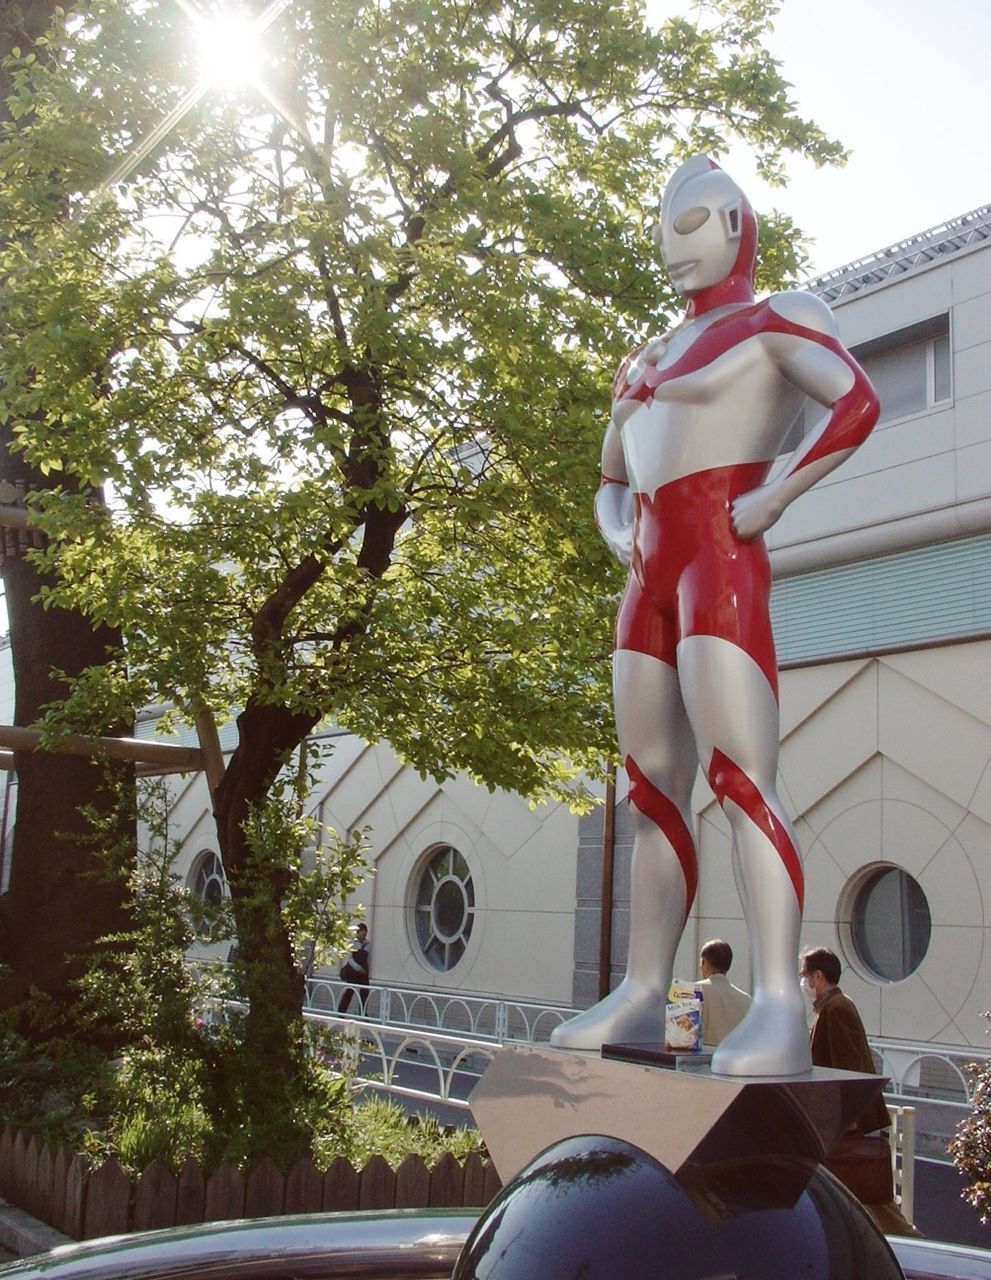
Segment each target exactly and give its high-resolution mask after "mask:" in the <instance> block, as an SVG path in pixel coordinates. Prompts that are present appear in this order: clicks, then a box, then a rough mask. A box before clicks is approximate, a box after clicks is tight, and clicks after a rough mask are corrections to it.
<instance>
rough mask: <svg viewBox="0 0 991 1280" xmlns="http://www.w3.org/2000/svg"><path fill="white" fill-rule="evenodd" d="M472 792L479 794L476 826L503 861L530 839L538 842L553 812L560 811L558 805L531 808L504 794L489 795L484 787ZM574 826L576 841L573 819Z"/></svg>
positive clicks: (498, 792) (500, 792) (496, 792)
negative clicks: (502, 854) (478, 814)
mask: <svg viewBox="0 0 991 1280" xmlns="http://www.w3.org/2000/svg"><path fill="white" fill-rule="evenodd" d="M475 789H476V791H478V792H479V793H480V794H479V798H478V803H479V805H480V816H479V825H480V826H481V827H482V829H483V830H484V831H486V832H488V834H489V836H490V837H491V838H492V839H493V840H495V841H496V842H497V843H498V845H499V848H500V849H501V850H502V852H503V853H504V854H505V856H506V857H507V858H511V857H512V856H513V854H515V853H516V852H517V850H519V849H522V848H524V847H525V846H527V845H529V844H530V842H531V841H533V840H534V839H539V838H540V836H541V833H542V832H544V831H545V830H546V829H547V828H548V826H549V825H550V824H553V822H554V818H555V815H556V811H557V810H558V809H561V808H563V806H561V805H552V804H542V805H539V806H538V807H537V808H536V809H531V808H530V806H529V804H528V803H527V801H526V800H523V799H521V798H520V797H519V796H517V795H513V794H511V793H510V792H508V791H493V792H491V793H490V792H488V791H487V790H486V789H485V788H484V787H476V788H475ZM565 813H567V809H565ZM574 825H575V840H576V841H577V838H578V834H577V833H578V823H577V819H576V820H575V824H574Z"/></svg>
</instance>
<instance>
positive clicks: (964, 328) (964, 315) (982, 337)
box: [952, 291, 991, 351]
mask: <svg viewBox="0 0 991 1280" xmlns="http://www.w3.org/2000/svg"><path fill="white" fill-rule="evenodd" d="M989 333H991V291H989V292H987V293H979V294H977V295H976V296H975V297H973V298H967V299H966V300H964V301H960V302H958V303H957V304H956V306H955V307H954V308H953V329H952V338H953V349H954V351H966V350H967V349H968V348H970V347H974V346H977V345H978V344H979V343H982V342H987V340H988V334H989Z"/></svg>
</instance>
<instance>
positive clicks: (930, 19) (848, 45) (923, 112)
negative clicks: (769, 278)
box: [648, 0, 991, 274]
mask: <svg viewBox="0 0 991 1280" xmlns="http://www.w3.org/2000/svg"><path fill="white" fill-rule="evenodd" d="M648 2H649V0H648ZM654 5H656V8H655V12H656V11H657V10H658V9H659V10H661V11H662V12H663V11H664V10H665V9H668V10H669V11H670V7H671V6H670V3H669V0H654ZM652 7H653V6H652ZM679 7H680V6H679ZM774 25H775V30H774V34H773V36H772V38H771V39H770V40H769V41H768V44H769V47H770V48H771V50H772V52H773V53H774V54H775V56H776V57H778V58H779V60H780V61H781V62H782V63H783V72H784V75H785V78H786V79H787V80H789V81H790V82H791V83H792V85H793V86H794V89H793V94H792V96H793V98H794V100H795V101H796V103H797V104H798V106H799V108H800V109H801V111H802V113H803V114H804V115H805V116H807V117H811V118H812V119H814V120H815V121H816V122H817V123H818V124H819V125H820V126H822V128H823V129H825V130H826V132H827V133H828V134H830V136H832V137H835V138H838V139H839V141H840V142H842V143H843V144H844V146H846V147H847V148H848V150H850V151H851V152H852V154H851V157H850V159H849V160H848V161H847V164H846V165H845V167H843V168H839V169H837V168H826V169H821V170H816V169H815V168H814V167H813V166H812V165H809V164H805V163H802V162H800V161H797V160H794V161H791V162H790V163H789V165H788V172H789V177H790V183H789V186H788V187H787V188H784V189H777V190H773V191H768V190H767V189H763V190H762V184H761V183H760V182H759V181H757V180H756V178H754V177H753V170H752V169H750V171H749V172H748V170H747V163H746V159H745V158H744V159H740V160H737V157H736V155H734V156H733V157H732V158H730V157H727V158H726V160H725V167H726V168H727V169H728V170H729V172H730V173H731V174H732V175H733V177H734V178H735V179H736V180H737V181H738V182H739V183H740V185H741V186H743V187H744V189H745V190H746V191H747V194H748V195H749V196H750V198H751V200H752V201H753V203H754V204H755V205H757V207H758V208H761V209H764V210H767V209H770V208H772V207H776V208H778V209H781V210H782V211H783V212H785V213H788V214H790V215H791V217H793V218H794V219H795V221H796V222H797V223H798V225H799V226H800V227H801V228H802V230H803V231H804V232H805V233H806V235H807V236H809V237H812V238H814V240H815V244H814V245H813V246H812V254H813V263H812V273H813V274H815V273H818V272H823V271H829V270H831V269H832V268H834V267H840V266H843V265H845V264H846V263H847V262H851V261H853V260H854V259H855V258H861V257H864V256H866V255H868V254H870V253H873V252H874V251H876V250H878V249H883V248H885V247H886V246H887V245H889V244H893V243H894V242H896V241H898V240H904V239H906V238H907V237H909V236H912V235H915V234H916V233H917V232H919V231H925V230H927V229H928V228H929V227H932V226H936V225H938V224H939V223H941V222H945V221H946V220H947V219H949V218H954V217H957V216H958V215H960V214H962V213H968V212H969V211H970V210H971V209H975V208H977V207H978V206H980V205H986V204H991V165H989V163H988V161H989V158H991V113H989V110H988V108H989V104H991V91H989V89H991V75H989V57H991V0H938V2H937V3H933V0H783V3H782V6H781V10H780V12H779V14H778V16H777V18H776V19H775V24H774Z"/></svg>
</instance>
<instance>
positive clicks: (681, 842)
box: [626, 756, 699, 920]
mask: <svg viewBox="0 0 991 1280" xmlns="http://www.w3.org/2000/svg"><path fill="white" fill-rule="evenodd" d="M626 772H627V773H628V774H629V778H630V803H631V804H635V805H636V807H637V808H638V809H639V810H640V812H641V813H642V814H643V815H644V817H645V818H649V819H650V820H651V822H652V823H653V824H654V826H655V827H657V828H658V829H659V830H660V831H661V833H662V834H663V836H664V837H665V839H666V840H667V842H668V844H670V846H671V848H672V849H673V850H674V851H675V854H676V855H677V858H678V861H679V863H680V864H681V872H682V875H683V876H684V877H685V919H686V920H687V919H688V913H689V911H690V910H691V909H692V903H693V902H694V901H695V890H696V889H697V888H698V882H699V869H698V859H697V858H696V856H695V841H694V840H693V839H692V833H691V831H689V829H688V827H687V825H686V823H685V819H684V818H683V817H682V816H681V810H680V809H679V808H678V806H677V805H676V804H675V803H674V801H673V800H669V799H668V797H667V796H666V795H665V794H664V792H663V791H661V790H659V789H658V788H657V787H655V786H654V784H653V783H652V782H651V780H650V779H649V778H648V777H647V776H646V775H645V774H644V773H643V772H642V770H641V769H640V766H639V765H638V764H637V762H636V761H635V760H634V759H633V757H632V756H627V757H626Z"/></svg>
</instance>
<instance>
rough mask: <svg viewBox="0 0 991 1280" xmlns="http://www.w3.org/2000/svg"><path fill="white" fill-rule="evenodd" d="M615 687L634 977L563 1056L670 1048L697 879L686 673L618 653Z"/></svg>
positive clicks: (555, 1038)
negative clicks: (672, 994) (673, 990)
mask: <svg viewBox="0 0 991 1280" xmlns="http://www.w3.org/2000/svg"><path fill="white" fill-rule="evenodd" d="M613 685H614V693H615V701H616V723H617V728H618V731H619V744H620V750H621V751H622V754H623V758H624V760H625V762H626V768H627V773H628V775H629V778H630V792H629V799H630V812H631V815H632V818H633V824H634V842H633V860H632V864H631V868H630V942H629V951H628V955H627V965H626V976H625V977H624V979H623V981H622V982H621V983H620V985H619V986H618V987H617V988H616V990H615V991H613V992H611V993H610V994H609V995H608V996H606V998H605V999H604V1000H601V1001H600V1002H599V1003H598V1004H597V1005H593V1007H592V1008H591V1009H588V1010H586V1011H585V1013H582V1014H579V1016H578V1017H577V1018H572V1019H571V1021H570V1022H566V1023H564V1024H563V1025H562V1026H560V1027H557V1028H556V1029H555V1030H554V1032H553V1034H552V1035H551V1044H552V1045H554V1046H556V1047H557V1048H562V1049H599V1048H601V1046H602V1045H603V1044H604V1043H609V1042H613V1043H638V1042H646V1041H649V1042H651V1043H654V1044H658V1043H661V1042H663V1040H664V1011H665V1006H666V1003H667V993H668V988H669V986H670V985H671V968H672V965H673V963H674V954H675V950H676V948H677V946H678V941H679V939H680V937H681V933H682V930H683V929H684V926H685V920H686V917H687V915H688V911H689V908H690V907H691V903H692V899H693V898H694V896H695V885H696V882H697V879H698V874H697V869H696V858H695V846H694V842H693V839H692V833H691V809H690V801H691V790H692V784H693V782H694V779H695V774H696V770H697V768H698V761H697V757H696V755H695V749H694V745H693V741H692V734H691V729H690V727H689V724H688V720H687V717H686V715H685V708H684V705H683V703H682V699H681V690H680V687H679V684H678V673H677V672H676V670H675V669H674V667H673V666H671V665H670V664H669V663H667V662H664V661H662V660H660V659H658V658H654V657H650V656H649V655H648V654H646V653H640V652H636V651H634V650H631V649H617V650H616V652H615V654H614V655H613Z"/></svg>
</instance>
